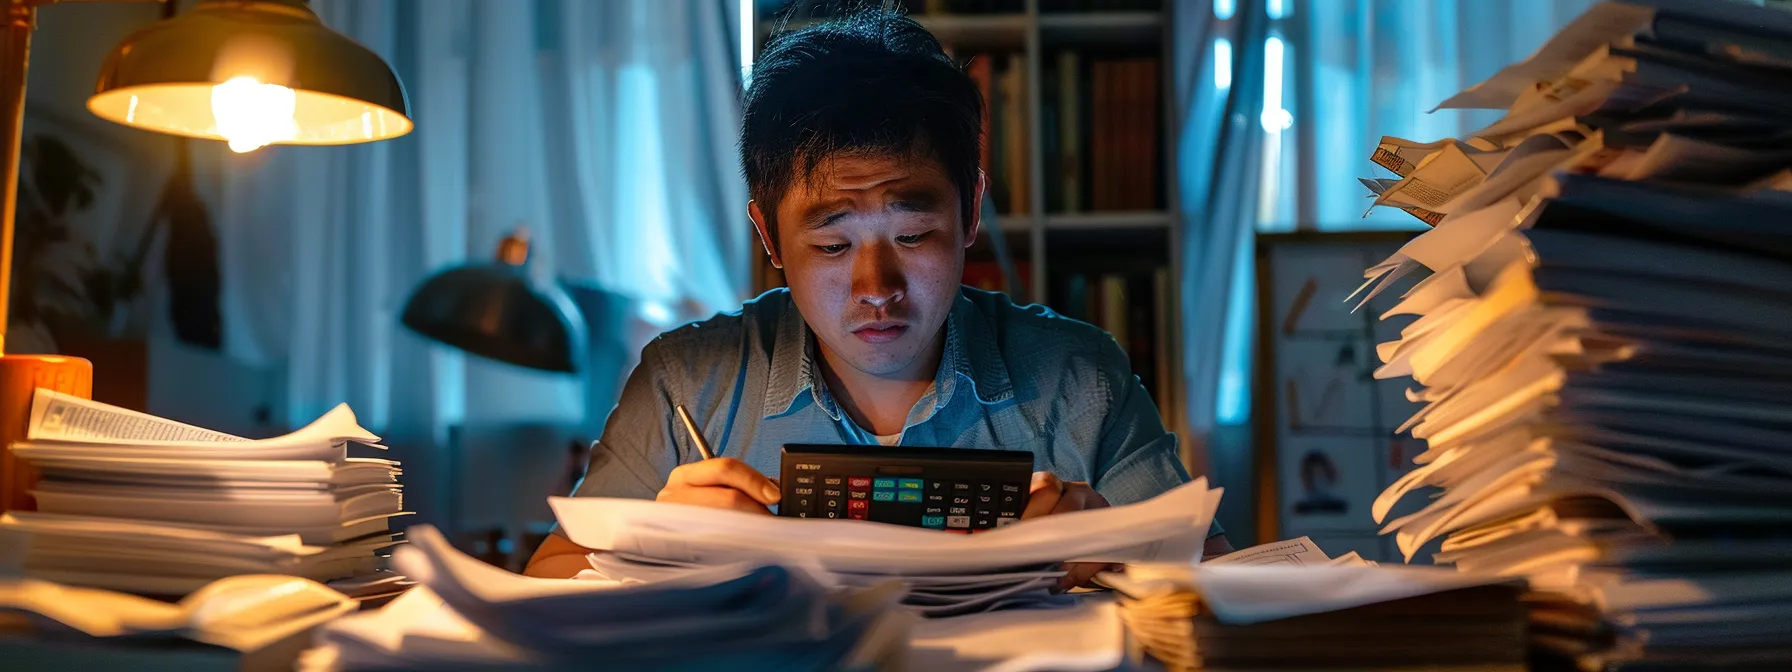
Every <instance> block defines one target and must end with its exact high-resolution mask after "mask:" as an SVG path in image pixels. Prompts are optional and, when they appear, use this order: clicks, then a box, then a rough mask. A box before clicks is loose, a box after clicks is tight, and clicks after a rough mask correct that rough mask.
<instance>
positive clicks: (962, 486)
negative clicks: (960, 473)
mask: <svg viewBox="0 0 1792 672" xmlns="http://www.w3.org/2000/svg"><path fill="white" fill-rule="evenodd" d="M970 490H971V484H969V483H953V484H952V491H953V492H970Z"/></svg>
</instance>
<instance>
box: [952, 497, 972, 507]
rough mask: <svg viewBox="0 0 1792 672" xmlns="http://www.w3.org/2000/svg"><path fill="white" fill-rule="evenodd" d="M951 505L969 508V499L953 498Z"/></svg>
mask: <svg viewBox="0 0 1792 672" xmlns="http://www.w3.org/2000/svg"><path fill="white" fill-rule="evenodd" d="M952 505H953V506H970V505H971V498H969V497H953V498H952Z"/></svg>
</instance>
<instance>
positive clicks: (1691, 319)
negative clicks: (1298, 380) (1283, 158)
mask: <svg viewBox="0 0 1792 672" xmlns="http://www.w3.org/2000/svg"><path fill="white" fill-rule="evenodd" d="M1788 44H1792V13H1789V12H1784V11H1779V10H1773V9H1763V8H1758V7H1752V6H1748V5H1746V4H1743V3H1737V2H1728V1H1722V2H1667V1H1651V2H1640V3H1634V4H1633V3H1602V4H1600V5H1596V6H1594V7H1593V8H1592V9H1591V10H1590V11H1589V13H1588V14H1587V15H1585V16H1583V17H1581V18H1580V19H1577V20H1576V21H1575V22H1573V23H1572V24H1570V25H1569V26H1568V27H1567V28H1566V29H1565V30H1564V31H1563V32H1562V33H1561V34H1559V35H1557V36H1556V37H1554V38H1553V39H1551V40H1550V41H1549V43H1548V44H1546V45H1545V46H1544V47H1543V48H1542V49H1541V50H1539V51H1538V52H1537V54H1536V55H1534V56H1533V57H1532V58H1531V59H1529V60H1527V61H1525V62H1522V63H1519V64H1517V65H1514V66H1511V67H1509V68H1507V69H1505V70H1503V71H1501V72H1500V73H1498V74H1496V75H1495V76H1494V77H1493V78H1492V79H1489V80H1488V81H1487V82H1484V83H1482V84H1480V85H1477V86H1476V87H1474V88H1471V89H1469V90H1468V91H1465V92H1463V93H1462V94H1459V95H1458V96H1456V97H1454V98H1452V99H1451V100H1450V101H1446V103H1445V106H1447V107H1501V108H1507V109H1508V111H1507V113H1506V115H1505V118H1504V119H1503V120H1501V121H1500V122H1498V123H1496V124H1494V125H1493V126H1490V127H1488V128H1486V129H1483V130H1482V131H1480V132H1478V133H1476V134H1475V137H1472V138H1470V139H1468V140H1466V141H1456V140H1447V141H1440V142H1435V143H1423V144H1421V143H1412V142H1408V141H1404V140H1400V139H1396V138H1385V139H1384V140H1383V143H1382V147H1381V148H1380V149H1379V150H1377V152H1376V154H1375V157H1374V159H1373V160H1374V161H1375V162H1376V163H1378V164H1380V165H1382V166H1384V167H1388V168H1390V169H1394V170H1395V172H1396V174H1398V175H1400V176H1401V178H1400V179H1399V180H1398V181H1396V182H1395V183H1394V184H1392V185H1381V186H1382V188H1381V189H1380V193H1381V194H1382V198H1381V199H1378V201H1382V200H1384V199H1386V200H1385V203H1384V204H1386V205H1392V206H1397V207H1417V208H1421V209H1424V210H1427V211H1430V212H1434V213H1437V214H1439V215H1440V217H1439V221H1438V223H1437V226H1436V228H1434V229H1432V230H1430V231H1427V232H1426V233H1424V234H1422V235H1420V236H1419V237H1418V238H1416V239H1415V240H1413V241H1412V242H1411V243H1409V244H1408V245H1406V246H1405V247H1404V248H1403V249H1402V250H1401V251H1400V253H1399V254H1397V255H1395V256H1394V257H1393V258H1391V259H1388V260H1387V261H1385V262H1383V263H1382V264H1379V265H1377V266H1375V267H1374V268H1371V269H1369V271H1368V272H1367V273H1366V274H1365V277H1367V278H1369V282H1367V283H1365V288H1368V287H1369V286H1371V285H1373V286H1374V289H1373V290H1370V292H1371V293H1373V292H1376V291H1382V290H1383V289H1385V288H1386V287H1388V286H1389V285H1390V284H1391V283H1394V282H1396V281H1398V280H1399V278H1400V277H1401V276H1403V275H1407V274H1409V273H1411V272H1413V271H1416V270H1419V269H1424V270H1427V271H1429V272H1430V275H1429V276H1428V277H1425V278H1424V279H1423V280H1421V281H1420V282H1418V283H1417V284H1416V285H1413V286H1412V287H1411V289H1410V290H1409V291H1408V292H1407V293H1406V294H1405V295H1404V300H1403V301H1402V302H1401V303H1400V304H1399V305H1398V306H1396V307H1395V308H1394V309H1393V310H1391V311H1389V313H1388V314H1387V315H1383V316H1382V317H1383V318H1384V319H1391V318H1395V317H1400V318H1401V319H1412V317H1408V316H1416V318H1417V319H1416V321H1413V322H1411V323H1410V324H1409V325H1407V326H1405V327H1404V328H1403V329H1402V331H1401V337H1400V339H1399V340H1397V341H1394V342H1390V343H1385V344H1382V345H1381V346H1380V348H1379V354H1380V356H1381V361H1382V362H1383V363H1384V364H1383V366H1382V367H1381V368H1380V370H1378V371H1377V373H1376V375H1377V376H1378V377H1381V378H1392V377H1402V376H1410V377H1412V378H1413V379H1414V380H1415V381H1416V382H1417V384H1418V385H1417V386H1416V387H1414V388H1412V389H1411V390H1409V392H1408V397H1409V398H1410V399H1412V400H1413V401H1415V402H1423V404H1424V406H1423V407H1422V408H1421V410H1419V411H1418V412H1417V413H1416V414H1415V415H1414V416H1413V417H1412V418H1411V419H1410V420H1409V421H1407V422H1406V424H1405V426H1404V427H1402V428H1401V430H1402V431H1408V430H1410V431H1411V432H1412V434H1413V436H1415V437H1417V438H1421V439H1424V440H1425V441H1427V443H1428V450H1426V451H1425V452H1424V453H1423V454H1421V455H1419V456H1417V457H1416V458H1415V460H1414V461H1415V462H1416V463H1418V465H1419V467H1418V468H1417V469H1415V470H1413V471H1412V472H1410V473H1409V474H1407V475H1406V476H1405V477H1404V478H1402V479H1400V480H1399V481H1397V482H1396V483H1394V484H1393V485H1392V486H1391V487H1389V488H1388V490H1387V491H1386V492H1385V493H1383V494H1382V496H1381V497H1380V498H1379V499H1378V500H1377V501H1376V502H1375V505H1374V507H1373V513H1374V515H1375V517H1376V519H1377V520H1384V521H1385V522H1386V527H1385V528H1384V529H1383V532H1384V533H1392V534H1394V535H1395V538H1396V541H1397V542H1398V546H1399V548H1400V549H1401V551H1402V552H1404V553H1405V554H1406V556H1407V557H1408V558H1411V557H1412V556H1413V555H1414V554H1416V553H1418V552H1419V551H1420V549H1421V547H1423V546H1425V545H1426V544H1427V543H1429V542H1432V541H1433V540H1437V539H1442V540H1443V541H1442V547H1441V548H1442V551H1441V552H1440V553H1438V554H1437V555H1436V559H1437V560H1438V561H1440V562H1449V563H1454V564H1455V565H1456V566H1457V567H1458V568H1460V569H1462V570H1464V571H1467V572H1473V573H1480V574H1494V575H1503V576H1515V577H1517V576H1522V577H1526V578H1528V579H1529V580H1530V582H1531V585H1532V586H1533V587H1534V588H1536V589H1538V590H1539V591H1543V592H1545V593H1546V594H1547V596H1548V597H1547V599H1544V598H1541V597H1540V603H1541V604H1542V605H1543V606H1542V608H1540V610H1539V612H1538V618H1537V621H1536V623H1535V625H1536V628H1537V634H1536V637H1535V639H1536V641H1537V642H1538V643H1539V644H1542V645H1543V646H1545V647H1548V648H1549V649H1551V650H1555V651H1559V652H1561V653H1565V654H1568V655H1570V656H1573V657H1575V658H1577V659H1579V661H1580V662H1582V663H1584V664H1586V665H1587V666H1622V665H1623V664H1626V663H1634V664H1654V665H1660V666H1664V667H1672V668H1684V667H1692V666H1700V665H1734V664H1743V663H1759V664H1769V663H1784V661H1786V660H1789V659H1792V634H1788V633H1789V632H1792V630H1788V628H1787V626H1786V622H1787V619H1788V617H1792V569H1788V568H1792V538H1789V537H1788V536H1787V533H1788V531H1789V530H1792V457H1789V455H1792V453H1788V452H1787V449H1786V447H1787V446H1792V191H1788V189H1792V173H1789V172H1788V168H1789V167H1792V99H1788V96H1789V95H1792V94H1789V93H1788V92H1792V67H1788V65H1787V64H1788V63H1792V60H1788V59H1789V57H1792V48H1788V46H1787V45H1788ZM1483 171H1484V172H1483ZM1389 194H1396V195H1398V194H1407V195H1409V196H1410V195H1423V196H1424V199H1423V200H1424V201H1425V202H1422V203H1421V202H1418V201H1415V200H1410V199H1408V200H1401V199H1402V198H1404V197H1401V196H1395V197H1393V198H1391V199H1390V198H1389V197H1388V195H1389ZM1431 489H1436V490H1439V491H1440V492H1436V494H1435V496H1434V497H1433V498H1432V499H1431V500H1430V502H1429V504H1428V505H1427V506H1425V507H1424V508H1423V509H1422V510H1420V511H1418V512H1416V513H1413V514H1411V515H1406V516H1402V517H1399V518H1394V519H1392V520H1387V519H1386V518H1387V515H1388V513H1389V511H1390V510H1391V509H1392V508H1393V507H1394V505H1395V504H1396V503H1397V502H1398V501H1399V500H1400V499H1402V498H1403V497H1405V496H1406V495H1408V494H1411V493H1413V492H1416V491H1422V490H1431Z"/></svg>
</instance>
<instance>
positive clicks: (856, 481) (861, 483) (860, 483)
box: [846, 476, 871, 490]
mask: <svg viewBox="0 0 1792 672" xmlns="http://www.w3.org/2000/svg"><path fill="white" fill-rule="evenodd" d="M846 485H847V487H850V488H854V489H857V490H864V489H866V488H869V487H871V479H869V478H861V477H857V476H855V477H853V478H849V479H846Z"/></svg>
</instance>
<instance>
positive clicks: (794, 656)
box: [299, 526, 915, 672]
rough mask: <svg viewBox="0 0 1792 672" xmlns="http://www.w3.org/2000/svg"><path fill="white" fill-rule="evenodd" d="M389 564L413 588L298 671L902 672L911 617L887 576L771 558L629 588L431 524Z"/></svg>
mask: <svg viewBox="0 0 1792 672" xmlns="http://www.w3.org/2000/svg"><path fill="white" fill-rule="evenodd" d="M407 536H408V537H409V541H410V543H409V544H407V545H406V546H404V547H402V548H399V549H397V551H395V552H394V554H393V563H394V565H395V566H396V567H397V568H398V569H399V571H401V572H403V573H404V574H405V575H407V576H411V577H414V578H416V580H417V581H418V583H419V584H420V585H419V586H418V587H417V588H415V589H412V590H411V591H409V592H407V593H405V594H404V595H403V596H401V597H399V598H398V599H397V600H394V601H393V602H392V603H391V604H389V605H386V606H385V607H384V608H382V609H380V610H378V611H375V612H364V613H362V614H359V615H355V616H349V617H347V618H343V619H340V620H338V621H336V622H333V623H330V624H328V625H326V626H324V628H323V630H322V631H321V632H320V633H319V636H318V637H317V643H318V646H317V647H316V648H314V649H312V650H310V651H308V652H306V653H305V655H303V656H302V657H301V659H300V665H299V669H300V670H303V671H316V672H322V671H326V670H359V669H369V670H396V669H444V670H450V669H452V670H464V669H485V670H492V669H534V670H540V669H584V668H601V669H605V670H669V669H684V670H712V669H713V670H728V669H763V670H817V671H819V670H884V669H898V666H899V665H900V663H901V660H902V656H903V655H904V652H905V650H906V648H907V644H908V634H909V628H910V626H911V625H912V624H913V623H914V621H915V618H914V617H912V616H909V615H906V614H903V613H901V612H897V611H892V610H891V609H890V608H889V607H890V606H891V605H892V604H893V603H894V601H895V600H896V599H897V597H899V596H900V594H901V586H899V585H897V584H895V583H894V582H886V583H885V584H883V585H880V586H875V587H870V588H865V589H854V588H834V587H832V586H831V585H830V582H829V581H827V579H826V577H825V575H817V574H813V573H811V572H810V571H809V570H806V569H803V568H800V567H794V566H787V565H780V564H759V563H741V564H735V565H727V566H718V567H714V568H710V569H707V570H704V571H702V572H696V573H692V574H688V575H686V576H683V577H681V578H678V579H673V580H666V581H656V582H652V583H648V584H645V585H640V584H633V583H631V584H625V583H623V582H619V581H612V580H608V579H604V578H601V577H596V576H594V575H593V574H592V573H591V572H586V573H584V574H583V575H581V576H580V577H576V578H575V579H574V580H563V579H538V578H532V577H527V576H519V575H516V574H512V573H510V572H508V571H505V570H503V569H501V568H498V567H493V566H491V565H487V564H485V563H482V562H480V561H479V560H476V559H474V558H472V557H469V556H467V555H465V554H463V553H461V552H459V551H457V550H455V549H454V548H453V547H452V546H450V545H449V544H448V542H447V540H446V539H444V538H443V537H442V535H441V533H439V532H437V531H436V530H435V529H434V528H431V527H428V526H419V527H413V528H411V529H410V530H408V531H407Z"/></svg>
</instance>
